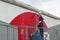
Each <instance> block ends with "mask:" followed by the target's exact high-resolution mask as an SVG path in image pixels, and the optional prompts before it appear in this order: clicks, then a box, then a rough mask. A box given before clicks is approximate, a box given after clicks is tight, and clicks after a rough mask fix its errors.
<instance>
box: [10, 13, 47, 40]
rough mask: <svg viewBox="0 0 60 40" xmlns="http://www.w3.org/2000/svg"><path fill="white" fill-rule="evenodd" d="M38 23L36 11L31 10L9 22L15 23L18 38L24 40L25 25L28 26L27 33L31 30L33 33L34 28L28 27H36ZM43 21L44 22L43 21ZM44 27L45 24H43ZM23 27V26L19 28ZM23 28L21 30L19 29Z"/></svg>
mask: <svg viewBox="0 0 60 40" xmlns="http://www.w3.org/2000/svg"><path fill="white" fill-rule="evenodd" d="M38 23H39V17H38V16H37V14H36V13H33V12H24V13H22V14H20V15H18V16H17V17H15V18H14V19H13V20H12V21H11V23H10V24H12V25H15V26H17V27H18V40H26V28H25V27H26V26H27V27H28V35H30V33H31V32H32V33H33V34H34V31H35V28H32V29H31V28H29V27H36V25H37V24H38ZM44 23H45V22H44ZM44 25H45V27H44V28H46V24H44ZM21 27H24V28H21ZM21 29H23V31H21Z"/></svg>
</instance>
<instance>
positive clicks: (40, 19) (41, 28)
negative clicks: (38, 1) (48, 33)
mask: <svg viewBox="0 0 60 40" xmlns="http://www.w3.org/2000/svg"><path fill="white" fill-rule="evenodd" d="M38 17H39V23H38V25H37V27H38V28H39V30H40V35H41V37H44V36H43V34H44V29H43V27H44V25H43V20H44V19H43V17H42V16H41V15H40V14H39V15H38Z"/></svg>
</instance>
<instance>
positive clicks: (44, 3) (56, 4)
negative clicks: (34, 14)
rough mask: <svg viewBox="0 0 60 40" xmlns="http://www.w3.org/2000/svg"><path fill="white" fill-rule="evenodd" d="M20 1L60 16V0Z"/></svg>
mask: <svg viewBox="0 0 60 40" xmlns="http://www.w3.org/2000/svg"><path fill="white" fill-rule="evenodd" d="M20 1H22V2H24V3H27V4H29V5H32V6H34V7H36V8H38V9H40V10H44V11H46V12H48V13H51V14H53V15H56V16H58V17H60V0H20Z"/></svg>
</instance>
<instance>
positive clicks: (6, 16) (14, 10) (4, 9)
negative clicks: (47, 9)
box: [0, 1, 60, 27]
mask: <svg viewBox="0 0 60 40" xmlns="http://www.w3.org/2000/svg"><path fill="white" fill-rule="evenodd" d="M28 11H30V10H27V9H24V8H21V7H18V6H14V5H11V4H8V3H5V2H2V1H0V20H1V21H4V22H7V23H10V21H11V20H12V19H13V18H14V17H16V16H17V15H19V14H20V13H23V12H28ZM31 12H33V11H31ZM42 16H43V17H44V19H45V21H46V23H47V26H48V27H52V26H55V25H57V24H60V20H55V19H53V18H50V17H47V16H45V15H42Z"/></svg>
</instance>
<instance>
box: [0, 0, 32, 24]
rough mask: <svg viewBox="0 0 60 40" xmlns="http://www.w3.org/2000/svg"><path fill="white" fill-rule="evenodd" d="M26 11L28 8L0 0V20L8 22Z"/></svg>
mask: <svg viewBox="0 0 60 40" xmlns="http://www.w3.org/2000/svg"><path fill="white" fill-rule="evenodd" d="M28 11H30V10H27V9H24V8H21V7H18V6H14V5H11V4H8V3H5V2H2V1H0V20H2V21H5V22H7V23H10V21H11V20H12V19H13V18H14V17H16V16H17V15H19V14H21V13H23V12H28ZM31 12H32V11H31Z"/></svg>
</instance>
